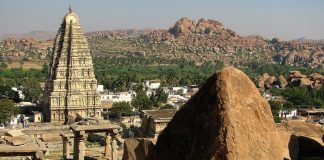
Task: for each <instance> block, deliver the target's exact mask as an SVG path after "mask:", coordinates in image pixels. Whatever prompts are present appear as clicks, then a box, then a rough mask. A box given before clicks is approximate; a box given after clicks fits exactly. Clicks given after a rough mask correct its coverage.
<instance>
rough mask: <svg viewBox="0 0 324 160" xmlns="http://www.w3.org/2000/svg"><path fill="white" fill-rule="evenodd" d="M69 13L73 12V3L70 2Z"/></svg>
mask: <svg viewBox="0 0 324 160" xmlns="http://www.w3.org/2000/svg"><path fill="white" fill-rule="evenodd" d="M69 13H72V8H71V3H70V4H69Z"/></svg>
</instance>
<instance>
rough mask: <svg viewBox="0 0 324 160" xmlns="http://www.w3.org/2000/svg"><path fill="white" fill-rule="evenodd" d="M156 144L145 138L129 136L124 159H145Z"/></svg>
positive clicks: (125, 145)
mask: <svg viewBox="0 0 324 160" xmlns="http://www.w3.org/2000/svg"><path fill="white" fill-rule="evenodd" d="M153 147H154V144H153V142H152V141H151V140H149V139H145V138H140V139H138V138H136V139H135V138H129V139H126V140H125V142H124V154H123V160H144V159H145V158H146V157H147V154H148V153H149V152H150V151H151V150H152V149H153Z"/></svg>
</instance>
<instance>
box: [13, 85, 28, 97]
mask: <svg viewBox="0 0 324 160" xmlns="http://www.w3.org/2000/svg"><path fill="white" fill-rule="evenodd" d="M11 90H13V91H16V92H18V95H19V98H20V99H25V95H24V94H23V92H22V90H20V89H18V88H17V87H11Z"/></svg>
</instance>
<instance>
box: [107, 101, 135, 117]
mask: <svg viewBox="0 0 324 160" xmlns="http://www.w3.org/2000/svg"><path fill="white" fill-rule="evenodd" d="M131 114H132V107H131V106H130V104H129V103H127V102H116V103H113V105H112V107H111V111H110V112H109V117H121V116H128V115H131Z"/></svg>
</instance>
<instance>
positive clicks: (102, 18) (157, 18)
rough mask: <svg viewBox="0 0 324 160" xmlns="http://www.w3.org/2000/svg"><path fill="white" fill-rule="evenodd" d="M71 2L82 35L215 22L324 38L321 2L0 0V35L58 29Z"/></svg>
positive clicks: (248, 30) (245, 31)
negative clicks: (181, 22)
mask: <svg viewBox="0 0 324 160" xmlns="http://www.w3.org/2000/svg"><path fill="white" fill-rule="evenodd" d="M69 3H71V6H72V10H73V11H74V12H75V13H76V14H77V15H78V17H79V19H80V23H81V27H82V28H83V30H84V31H85V32H90V31H98V30H110V29H142V28H162V29H168V28H169V27H171V26H172V25H173V24H174V23H175V22H176V20H178V19H180V18H182V17H188V18H190V19H194V20H196V21H197V20H198V19H199V18H205V19H215V20H217V21H220V22H221V23H223V25H225V26H226V27H227V28H229V29H232V30H233V31H235V32H237V33H238V34H241V35H245V36H246V35H260V36H263V37H265V38H269V39H271V38H274V37H277V38H280V39H283V40H291V39H296V38H302V37H306V38H309V39H324V0H195V1H194V0H159V1H158V0H114V1H113V0H91V1H90V0H28V1H27V0H0V34H3V33H26V32H29V31H57V30H58V28H59V26H60V23H61V21H62V19H63V17H64V15H65V14H66V13H67V9H68V6H69Z"/></svg>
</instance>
